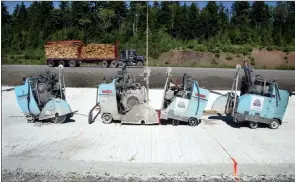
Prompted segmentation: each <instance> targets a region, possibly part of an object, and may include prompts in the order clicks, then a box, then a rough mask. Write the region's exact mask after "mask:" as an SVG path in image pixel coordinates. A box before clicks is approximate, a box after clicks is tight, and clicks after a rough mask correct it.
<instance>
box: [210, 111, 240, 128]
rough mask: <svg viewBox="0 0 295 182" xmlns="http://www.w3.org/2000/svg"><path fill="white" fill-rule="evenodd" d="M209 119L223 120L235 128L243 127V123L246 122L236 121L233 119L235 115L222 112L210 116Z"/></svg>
mask: <svg viewBox="0 0 295 182" xmlns="http://www.w3.org/2000/svg"><path fill="white" fill-rule="evenodd" d="M208 119H217V120H221V121H223V122H225V123H226V124H227V125H229V126H231V127H233V128H240V127H243V126H242V125H243V124H244V123H240V124H238V123H235V122H234V121H233V117H232V116H223V115H221V114H218V115H217V116H209V117H208Z"/></svg>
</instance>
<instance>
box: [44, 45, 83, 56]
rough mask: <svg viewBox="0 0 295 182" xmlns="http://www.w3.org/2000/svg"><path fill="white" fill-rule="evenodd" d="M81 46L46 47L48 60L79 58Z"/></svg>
mask: <svg viewBox="0 0 295 182" xmlns="http://www.w3.org/2000/svg"><path fill="white" fill-rule="evenodd" d="M78 48H79V45H74V44H68V43H58V44H49V45H45V53H46V57H47V58H78Z"/></svg>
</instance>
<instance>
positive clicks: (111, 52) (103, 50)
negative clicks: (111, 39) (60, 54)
mask: <svg viewBox="0 0 295 182" xmlns="http://www.w3.org/2000/svg"><path fill="white" fill-rule="evenodd" d="M81 56H82V58H97V59H104V58H115V46H114V45H111V44H89V45H87V46H84V47H83V48H82V50H81Z"/></svg>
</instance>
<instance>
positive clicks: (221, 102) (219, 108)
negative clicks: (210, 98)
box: [211, 93, 229, 114]
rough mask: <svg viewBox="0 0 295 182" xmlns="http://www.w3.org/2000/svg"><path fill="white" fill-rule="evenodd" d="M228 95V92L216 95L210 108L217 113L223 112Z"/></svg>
mask: <svg viewBox="0 0 295 182" xmlns="http://www.w3.org/2000/svg"><path fill="white" fill-rule="evenodd" d="M228 97H229V93H227V94H224V95H221V96H219V97H217V98H216V100H215V101H214V102H213V104H212V107H211V110H212V111H216V112H217V113H219V114H225V110H226V104H227V100H228Z"/></svg>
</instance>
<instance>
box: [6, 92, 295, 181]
mask: <svg viewBox="0 0 295 182" xmlns="http://www.w3.org/2000/svg"><path fill="white" fill-rule="evenodd" d="M2 89H5V88H4V87H2ZM66 91H67V93H66V94H67V100H68V102H69V103H70V105H71V107H72V109H73V110H79V111H78V114H76V115H74V117H73V118H72V119H73V120H72V122H69V123H65V124H40V123H35V124H29V123H27V122H26V120H25V118H24V117H21V116H22V114H21V112H20V109H19V108H18V106H17V103H16V100H15V96H14V92H13V91H11V92H3V93H2V103H3V104H2V161H3V162H2V168H4V169H7V170H15V169H17V168H20V169H22V170H24V171H35V172H36V171H39V172H40V171H49V172H54V173H62V174H68V173H70V172H72V173H73V172H75V173H79V174H85V175H86V174H88V175H90V174H99V175H102V176H108V177H110V176H113V177H116V176H117V177H118V176H121V177H122V176H125V177H126V176H133V177H136V178H139V179H148V178H151V177H154V178H156V179H159V180H160V179H163V177H164V178H165V179H168V178H169V179H170V178H173V179H174V180H175V179H176V180H180V179H181V180H183V179H186V178H189V179H198V180H201V179H203V178H204V179H203V180H209V181H210V180H212V179H213V178H212V177H213V176H215V177H216V175H219V177H218V179H220V180H221V179H223V177H224V176H227V177H226V178H225V179H224V180H225V181H228V180H234V175H233V174H234V172H237V175H238V176H239V177H241V178H244V179H245V180H253V178H251V177H249V175H253V176H254V175H279V174H280V175H295V172H294V171H295V166H294V164H295V133H294V129H295V123H294V122H293V121H294V119H293V118H294V116H295V115H294V112H292V111H294V109H295V98H294V97H291V98H290V102H289V106H288V108H287V112H286V115H285V118H284V120H283V125H281V126H280V128H279V129H277V130H271V129H268V128H265V127H261V128H258V129H256V130H251V129H249V128H248V127H244V126H242V125H241V126H240V125H239V126H234V125H232V124H231V123H230V122H228V121H227V122H225V121H222V120H217V119H212V120H208V119H207V118H208V117H207V116H204V118H203V122H202V123H201V124H200V125H199V126H197V127H193V128H192V127H189V126H187V125H179V126H177V127H174V126H172V125H171V124H167V125H152V126H138V125H121V124H119V123H112V124H110V125H107V124H103V123H101V122H100V120H99V119H98V120H97V121H96V122H95V123H93V124H91V125H89V124H88V122H87V117H86V116H87V114H88V112H89V110H90V109H91V107H92V106H93V105H94V104H95V100H94V98H95V94H96V90H95V89H92V88H67V89H66ZM162 92H163V91H162V90H154V89H152V90H151V91H150V95H151V97H150V98H151V105H152V106H153V107H154V108H156V109H157V108H159V106H160V103H159V101H160V100H161V97H162V94H161V93H162ZM210 98H214V95H210ZM209 103H212V102H211V101H210V102H209ZM209 105H210V104H209ZM207 108H210V106H208V107H207ZM235 165H236V170H237V171H235V170H234V167H235ZM41 169H42V170H41ZM5 174H6V173H5ZM202 175H204V176H203V178H202ZM220 175H221V176H222V175H223V177H220ZM210 176H211V178H210ZM7 179H10V178H7ZM47 179H48V178H47ZM49 179H51V178H49ZM221 181H222V180H221Z"/></svg>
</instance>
